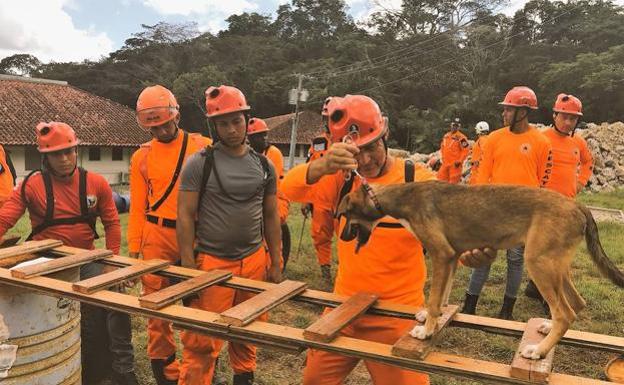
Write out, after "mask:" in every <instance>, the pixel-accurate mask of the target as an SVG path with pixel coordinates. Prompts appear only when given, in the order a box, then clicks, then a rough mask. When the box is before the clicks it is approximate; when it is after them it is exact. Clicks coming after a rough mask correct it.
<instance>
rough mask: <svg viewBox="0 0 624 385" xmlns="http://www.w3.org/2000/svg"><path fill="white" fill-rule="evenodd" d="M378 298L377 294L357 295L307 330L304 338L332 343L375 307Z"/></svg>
mask: <svg viewBox="0 0 624 385" xmlns="http://www.w3.org/2000/svg"><path fill="white" fill-rule="evenodd" d="M377 298H378V297H377V296H376V295H375V294H370V293H357V294H356V295H354V296H352V297H350V298H349V299H348V300H346V301H345V302H343V303H342V305H340V306H338V307H337V308H335V309H334V310H332V311H330V312H329V313H327V314H325V315H324V316H322V317H321V318H319V319H318V320H317V321H316V322H314V323H313V324H312V325H310V326H309V327H308V328H307V329H305V331H304V332H303V337H304V338H305V339H307V340H311V341H319V342H331V341H332V340H333V339H334V338H336V336H337V335H338V333H340V331H341V330H342V329H343V328H344V327H345V326H347V325H349V324H350V323H351V322H352V321H353V320H355V319H356V318H357V317H359V316H360V315H362V314H363V313H364V312H365V311H366V310H368V308H370V307H371V306H373V304H374V303H375V301H377Z"/></svg>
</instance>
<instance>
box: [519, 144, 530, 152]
mask: <svg viewBox="0 0 624 385" xmlns="http://www.w3.org/2000/svg"><path fill="white" fill-rule="evenodd" d="M530 151H531V145H530V144H529V143H522V144H521V145H520V152H521V153H523V154H528V153H529V152H530Z"/></svg>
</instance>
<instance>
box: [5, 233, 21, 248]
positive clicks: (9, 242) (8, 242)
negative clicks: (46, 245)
mask: <svg viewBox="0 0 624 385" xmlns="http://www.w3.org/2000/svg"><path fill="white" fill-rule="evenodd" d="M20 239H22V237H20V236H19V235H13V236H9V237H6V238H2V241H0V249H6V248H7V247H11V246H15V245H17V243H18V242H19V241H20Z"/></svg>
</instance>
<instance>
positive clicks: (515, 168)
mask: <svg viewBox="0 0 624 385" xmlns="http://www.w3.org/2000/svg"><path fill="white" fill-rule="evenodd" d="M551 148H552V146H551V144H550V141H549V140H548V139H547V138H546V137H545V136H544V135H542V133H541V132H539V131H538V130H537V129H536V128H535V127H533V126H529V130H528V131H526V132H523V133H522V134H516V133H512V132H511V131H509V127H504V128H501V129H499V130H496V131H494V132H492V133H491V134H490V135H489V137H488V141H487V146H485V148H484V151H483V156H482V157H481V161H480V162H479V173H478V175H477V184H510V185H521V186H529V187H541V186H544V185H545V184H546V183H547V182H548V179H549V178H550V174H551V172H552V166H553V164H552V151H551Z"/></svg>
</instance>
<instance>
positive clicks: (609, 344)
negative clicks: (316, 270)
mask: <svg viewBox="0 0 624 385" xmlns="http://www.w3.org/2000/svg"><path fill="white" fill-rule="evenodd" d="M82 251H83V249H79V248H75V247H69V246H59V247H57V248H55V249H54V250H53V251H51V253H53V254H56V255H59V256H61V255H73V254H77V253H80V252H82ZM100 263H104V264H108V265H111V266H118V267H124V266H129V265H134V264H137V263H140V261H139V260H137V259H134V258H128V257H122V256H117V255H116V256H113V257H110V258H107V259H105V260H102V261H100ZM203 273H204V272H202V271H200V270H194V269H187V268H184V267H179V266H169V267H168V268H167V269H164V270H161V271H159V272H158V273H157V274H158V275H160V276H163V277H173V278H181V279H185V278H192V277H197V276H199V275H201V274H203ZM220 285H222V286H224V287H229V288H232V289H239V290H244V291H248V292H252V293H260V292H262V291H265V290H269V289H271V288H273V287H275V284H274V283H271V282H263V281H254V280H251V279H247V278H241V277H232V278H231V279H229V280H227V281H224V282H221V283H220ZM292 299H293V300H295V301H298V302H303V303H307V304H313V305H319V306H324V307H337V306H339V305H340V304H342V303H344V302H345V301H346V300H348V299H349V297H348V296H345V295H340V294H335V293H330V292H325V291H320V290H312V289H307V290H305V291H303V292H302V293H301V294H299V295H297V296H295V297H294V298H292ZM420 310H421V308H418V307H416V306H410V305H404V304H397V303H393V302H390V301H384V300H379V301H377V302H376V303H375V304H374V305H373V306H371V308H370V309H369V310H368V311H367V314H373V315H383V316H387V317H395V318H403V319H412V320H413V319H414V314H416V313H417V312H418V311H420ZM450 326H455V327H461V328H468V329H476V330H480V331H484V332H486V333H492V334H498V335H504V336H510V337H518V338H521V337H522V334H523V333H524V329H525V327H526V323H524V322H517V321H507V320H501V319H493V318H487V317H483V316H478V315H470V314H462V313H457V314H456V315H455V317H453V319H452V320H451V324H450ZM559 343H560V344H562V345H568V346H574V347H579V348H587V349H595V350H601V351H605V352H611V353H618V354H619V353H621V352H622V351H623V350H624V337H619V336H608V335H604V334H597V333H591V332H585V331H579V330H568V331H567V332H566V334H565V335H564V336H563V338H562V339H561V341H560V342H559Z"/></svg>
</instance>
